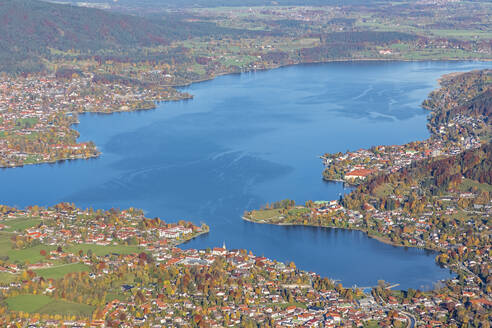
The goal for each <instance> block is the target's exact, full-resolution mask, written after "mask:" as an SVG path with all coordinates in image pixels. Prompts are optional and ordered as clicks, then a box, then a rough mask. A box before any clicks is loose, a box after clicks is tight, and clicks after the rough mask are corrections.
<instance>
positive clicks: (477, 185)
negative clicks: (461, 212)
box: [460, 179, 492, 192]
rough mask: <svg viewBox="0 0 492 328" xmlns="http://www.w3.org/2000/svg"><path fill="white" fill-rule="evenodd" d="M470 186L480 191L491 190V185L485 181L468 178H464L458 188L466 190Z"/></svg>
mask: <svg viewBox="0 0 492 328" xmlns="http://www.w3.org/2000/svg"><path fill="white" fill-rule="evenodd" d="M472 188H477V189H478V190H480V191H485V192H492V185H489V184H487V183H479V182H477V181H473V180H470V179H464V180H463V182H462V183H461V185H460V190H462V191H468V190H470V189H472Z"/></svg>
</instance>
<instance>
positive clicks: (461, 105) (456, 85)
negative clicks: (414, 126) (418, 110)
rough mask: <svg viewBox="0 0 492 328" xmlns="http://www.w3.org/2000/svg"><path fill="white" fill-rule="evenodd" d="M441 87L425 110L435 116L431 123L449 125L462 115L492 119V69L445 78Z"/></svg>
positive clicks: (433, 94)
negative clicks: (449, 122)
mask: <svg viewBox="0 0 492 328" xmlns="http://www.w3.org/2000/svg"><path fill="white" fill-rule="evenodd" d="M440 84H441V88H440V89H439V90H436V91H434V92H432V93H431V94H430V97H429V98H428V99H427V100H425V101H424V104H423V105H424V107H426V108H429V109H430V110H432V111H433V112H434V113H435V114H434V115H433V117H432V118H431V123H432V124H434V125H438V124H439V123H447V122H448V121H449V120H450V119H452V118H454V117H456V116H458V115H462V114H464V115H471V116H474V117H477V116H483V117H485V122H490V120H491V116H492V70H489V69H487V70H481V71H472V72H467V73H462V74H451V75H448V76H445V77H444V78H443V79H442V80H441V82H440Z"/></svg>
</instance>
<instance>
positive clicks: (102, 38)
mask: <svg viewBox="0 0 492 328" xmlns="http://www.w3.org/2000/svg"><path fill="white" fill-rule="evenodd" d="M238 32H240V31H237V30H234V29H227V28H221V27H217V26H216V25H215V24H214V23H207V22H185V21H183V20H180V19H177V18H176V17H173V16H171V15H167V16H166V17H164V19H162V18H143V17H138V16H131V15H125V14H119V13H112V12H107V11H103V10H99V9H94V8H84V7H77V6H72V5H65V4H54V3H47V2H41V1H36V0H2V1H1V2H0V69H1V70H6V71H14V72H15V71H16V70H18V68H19V67H22V68H23V69H24V70H28V71H29V70H40V69H42V67H43V65H42V60H41V58H46V57H47V56H53V55H56V54H57V53H58V52H60V51H61V52H67V51H71V52H72V53H81V52H82V53H87V54H93V53H94V52H96V51H98V50H101V49H124V48H126V49H130V48H132V49H135V48H139V47H147V46H155V45H167V44H169V43H170V42H171V41H173V40H178V39H186V38H189V37H191V36H201V35H211V36H217V35H219V36H220V35H223V34H235V33H238Z"/></svg>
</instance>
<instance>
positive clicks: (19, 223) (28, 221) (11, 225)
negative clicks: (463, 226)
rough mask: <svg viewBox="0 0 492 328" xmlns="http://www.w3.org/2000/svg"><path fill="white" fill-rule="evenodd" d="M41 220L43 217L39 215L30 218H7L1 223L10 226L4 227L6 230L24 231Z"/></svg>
mask: <svg viewBox="0 0 492 328" xmlns="http://www.w3.org/2000/svg"><path fill="white" fill-rule="evenodd" d="M40 222H41V219H40V218H38V217H29V218H25V217H23V218H18V219H11V220H5V221H2V222H1V223H2V224H4V225H6V226H7V227H8V228H6V229H4V231H10V232H12V231H23V230H25V229H27V228H32V227H34V226H36V225H38V224H39V223H40Z"/></svg>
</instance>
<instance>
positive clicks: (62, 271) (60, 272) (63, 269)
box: [34, 263, 89, 279]
mask: <svg viewBox="0 0 492 328" xmlns="http://www.w3.org/2000/svg"><path fill="white" fill-rule="evenodd" d="M82 271H89V266H87V265H85V264H82V263H71V264H61V265H58V266H54V267H52V268H46V269H38V270H34V272H36V274H37V275H38V276H42V277H44V278H47V279H49V278H51V279H59V278H63V277H64V276H65V275H66V274H67V273H70V272H82Z"/></svg>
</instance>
